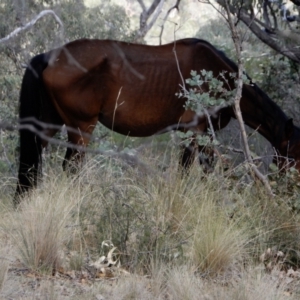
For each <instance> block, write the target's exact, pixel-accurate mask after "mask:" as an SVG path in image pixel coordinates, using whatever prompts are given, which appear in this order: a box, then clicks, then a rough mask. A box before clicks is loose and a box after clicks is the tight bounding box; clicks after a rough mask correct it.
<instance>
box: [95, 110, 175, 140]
mask: <svg viewBox="0 0 300 300" xmlns="http://www.w3.org/2000/svg"><path fill="white" fill-rule="evenodd" d="M179 120H180V115H177V116H174V115H173V116H168V115H167V114H161V113H158V112H149V111H148V112H142V111H138V112H137V111H132V112H128V113H125V112H123V113H122V112H117V111H116V112H115V113H114V115H111V114H100V116H99V121H100V123H102V124H103V125H104V126H106V127H107V128H109V129H111V130H113V131H115V132H118V133H120V134H124V135H129V136H137V137H143V136H150V135H153V134H160V133H163V132H166V131H170V130H172V129H176V126H177V125H178V123H179Z"/></svg>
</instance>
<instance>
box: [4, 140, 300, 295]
mask: <svg viewBox="0 0 300 300" xmlns="http://www.w3.org/2000/svg"><path fill="white" fill-rule="evenodd" d="M167 149H168V150H167V151H165V152H159V151H158V152H157V151H156V150H157V148H155V147H153V145H148V147H146V148H144V149H143V150H142V151H141V152H140V153H139V154H138V155H137V156H135V154H133V153H131V152H130V151H129V152H128V156H122V157H117V156H116V155H115V156H114V157H113V158H112V157H109V156H103V155H98V156H89V158H88V159H87V162H86V164H85V166H84V168H83V170H81V171H80V173H79V174H78V176H74V177H68V176H66V174H64V173H63V172H61V171H58V168H53V165H50V164H49V163H48V162H47V161H49V159H50V155H48V156H47V157H46V160H45V167H44V179H43V181H42V182H40V184H39V186H38V188H37V189H36V190H34V191H33V192H32V193H31V194H30V195H28V196H27V197H25V198H24V199H23V201H22V203H21V205H20V206H19V207H18V208H17V210H15V209H13V206H12V201H11V200H12V195H13V193H11V190H12V189H11V187H10V186H9V185H10V182H11V184H13V179H11V180H10V179H9V178H6V180H4V179H2V186H1V188H2V190H3V191H5V192H4V195H3V198H4V201H3V202H2V203H1V217H0V219H1V221H0V228H1V235H2V237H3V239H2V243H1V244H2V245H1V248H0V251H1V250H2V252H1V253H0V256H1V257H2V258H6V259H7V260H8V261H10V262H11V263H10V264H8V263H7V260H5V259H4V260H3V262H2V264H3V266H4V267H3V268H4V270H6V273H7V272H8V274H9V271H7V270H9V269H10V268H11V265H13V264H14V263H13V262H14V259H17V260H18V261H19V262H20V264H21V266H22V268H25V269H26V270H31V271H32V272H34V274H40V275H39V276H46V275H47V274H48V275H51V274H55V273H59V272H60V273H67V272H70V271H72V270H76V271H77V272H79V273H80V272H87V270H88V272H91V271H90V268H91V265H93V263H94V262H96V261H97V260H99V258H100V257H103V256H104V257H105V256H107V257H108V256H109V255H108V254H107V253H109V252H110V249H112V248H113V252H110V253H111V257H110V259H111V261H113V262H115V261H117V260H118V264H115V265H113V264H111V265H110V266H108V265H106V268H107V269H109V268H110V267H112V268H114V269H112V271H111V272H112V273H113V275H112V277H114V278H119V280H118V282H117V283H115V285H114V287H112V286H110V285H109V284H108V285H107V284H105V282H106V281H105V279H104V278H106V275H105V272H106V271H104V270H101V269H100V270H98V271H97V272H98V273H97V274H99V272H100V273H101V272H104V273H103V274H104V275H103V280H102V281H101V282H97V283H94V284H92V285H91V286H90V290H89V292H90V293H91V295H92V294H93V295H94V293H102V294H103V295H113V296H111V297H120V298H119V299H151V298H152V299H153V297H155V298H157V299H159V298H161V299H163V298H164V297H166V295H169V296H168V297H170V299H219V297H221V296H222V297H223V298H224V299H258V298H257V297H258V295H261V297H259V299H275V298H276V299H277V298H278V299H281V298H282V297H284V295H285V293H287V292H289V293H290V295H291V296H295V299H296V298H297V293H298V291H297V285H295V284H294V281H293V280H292V281H293V282H292V283H291V282H290V281H286V280H283V279H282V278H283V275H282V274H287V273H286V272H287V270H291V269H292V270H294V271H295V270H297V269H298V268H299V251H298V249H299V246H300V245H299V243H300V236H299V232H300V231H299V221H298V219H299V216H298V211H297V208H295V206H294V203H295V198H297V197H298V194H297V193H298V191H297V189H296V184H294V185H293V190H291V186H292V185H291V184H290V185H288V184H286V185H284V184H282V183H283V181H284V180H285V179H284V178H281V179H279V178H277V179H276V181H275V179H274V181H275V182H276V184H277V185H278V186H280V189H279V188H278V190H277V191H276V192H277V196H276V197H275V198H274V199H270V198H269V196H268V194H267V193H266V192H265V190H264V188H263V187H262V186H260V185H259V184H255V183H254V182H252V181H251V180H249V178H248V177H247V176H246V169H245V170H244V172H245V174H244V175H245V176H241V175H240V174H241V170H239V173H238V174H239V175H238V176H237V175H236V168H235V167H233V166H232V167H231V168H228V162H227V165H226V168H227V169H226V171H224V168H223V167H224V166H223V164H222V161H221V160H218V161H217V163H216V166H215V171H214V172H213V173H212V174H204V173H203V171H202V170H201V169H200V167H199V166H198V165H197V164H195V165H194V166H193V168H192V170H191V172H190V174H189V175H188V176H183V177H182V176H181V172H178V162H177V157H178V153H176V152H177V151H176V150H174V149H173V147H171V146H170V145H169V146H168V147H167ZM159 153H160V154H159ZM170 153H171V154H170ZM119 156H120V155H119ZM131 156H134V158H135V159H134V160H132V159H131V160H129V158H130V157H131ZM57 160H60V159H59V158H58V159H57ZM53 163H54V162H52V164H53ZM289 180H291V179H289ZM8 248H9V249H10V250H9V251H8V250H7V249H8ZM12 253H13V254H12ZM278 253H280V254H278ZM281 253H282V254H281ZM10 255H12V257H14V259H12V258H11V257H10ZM19 267H20V266H19ZM102 267H103V264H102ZM20 268H21V267H20ZM116 270H119V272H118V273H116ZM120 270H122V271H123V272H126V275H124V276H123V275H120V274H121V273H120ZM276 272H277V273H276ZM280 272H281V273H280ZM93 274H96V273H93ZM280 274H281V275H280ZM48 275H47V276H48ZM95 276H96V275H95ZM280 276H281V277H280ZM285 276H287V275H285ZM6 277H7V274H6V275H5V272H4V275H3V276H2V275H1V276H0V279H1V278H2V279H1V281H2V294H3V295H5V293H6V291H7V288H6V280H7V279H6ZM108 277H111V276H108ZM15 284H16V285H17V283H16V282H15ZM224 284H225V285H224ZM225 286H227V288H225ZM266 287H268V288H266ZM45 290H47V288H46V289H45ZM47 291H48V290H47ZM100 291H101V292H100ZM48 292H49V291H48ZM53 293H54V295H56V294H55V293H56V292H54V291H53ZM118 295H119V296H118ZM125 295H127V296H126V297H125ZM130 295H131V296H130ZM76 297H78V299H80V295H79V294H78V295H77V296H76ZM122 297H123V298H122ZM207 297H208V298H207ZM253 297H254V298H253ZM54 299H60V298H59V297H58V296H57V297H54ZM108 299H110V298H108ZM111 299H113V298H111ZM114 299H116V298H114ZM164 299H165V298H164Z"/></svg>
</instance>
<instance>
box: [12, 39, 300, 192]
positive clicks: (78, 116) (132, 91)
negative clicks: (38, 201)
mask: <svg viewBox="0 0 300 300" xmlns="http://www.w3.org/2000/svg"><path fill="white" fill-rule="evenodd" d="M203 69H205V70H211V71H213V74H214V76H218V75H219V74H220V72H222V71H227V72H228V73H229V72H237V66H236V65H235V64H234V63H233V62H232V61H231V60H230V59H228V58H227V57H226V56H225V55H224V54H223V53H222V52H221V51H219V50H217V49H216V48H214V47H213V46H212V45H211V44H209V43H208V42H206V41H203V40H199V39H183V40H179V41H176V42H174V43H170V44H167V45H163V46H147V45H136V44H130V43H124V42H118V41H110V40H88V39H83V40H77V41H74V42H71V43H69V44H67V45H65V46H63V47H61V48H58V49H55V50H52V51H50V52H47V53H45V54H40V55H38V56H36V57H34V58H33V59H32V60H31V62H30V65H29V66H28V68H27V69H26V72H25V75H24V78H23V83H22V88H21V96H20V124H21V127H20V128H21V129H20V144H21V145H20V167H19V174H18V185H17V191H16V195H20V194H22V193H23V192H25V191H27V190H28V189H29V188H30V187H32V186H34V185H35V184H36V181H37V174H38V165H39V163H40V157H41V152H42V148H43V147H45V146H46V145H47V140H46V139H43V138H41V135H40V134H37V133H42V134H44V135H46V136H47V137H52V136H53V135H54V134H55V133H56V132H57V130H58V129H57V127H56V128H55V127H53V126H52V127H44V128H43V127H41V126H40V125H39V123H37V122H33V121H32V119H33V118H35V119H37V120H39V121H41V122H45V123H47V124H54V125H57V126H58V127H59V126H62V125H63V124H65V125H67V128H73V130H69V131H68V139H69V142H70V143H73V144H74V145H82V146H86V145H87V144H88V143H89V137H90V134H91V133H92V132H93V129H94V127H95V125H96V123H97V122H98V121H99V122H101V123H102V124H103V125H105V126H106V127H108V128H110V129H112V130H114V131H116V132H118V133H121V134H124V135H129V136H136V137H144V136H150V135H153V134H157V133H161V132H165V131H168V130H171V129H177V130H183V131H184V130H187V129H189V130H193V131H194V132H195V133H206V132H207V128H208V122H207V119H206V117H205V116H204V115H200V116H199V115H197V114H196V113H195V112H193V111H191V110H185V108H184V104H185V99H183V98H178V97H177V96H176V93H178V92H179V90H180V85H182V84H183V79H186V78H189V77H190V72H191V70H197V71H200V70H203ZM229 85H230V86H229V87H228V88H234V81H233V80H232V79H231V80H229ZM203 88H205V86H204V87H203ZM241 110H242V113H243V117H244V121H245V123H246V124H247V125H249V126H250V127H252V128H255V129H257V130H258V131H259V132H260V133H261V134H262V135H263V136H264V137H265V138H266V139H267V140H268V141H269V142H270V143H271V144H272V146H273V147H274V148H275V150H276V152H277V153H278V155H280V156H283V157H289V158H292V159H294V160H295V166H296V167H297V169H298V170H300V147H299V146H300V130H299V128H297V127H295V126H294V125H293V122H292V119H288V118H287V117H286V115H285V114H284V113H283V112H282V110H281V109H280V108H279V107H278V106H277V105H276V104H275V103H274V102H273V101H272V100H271V99H270V98H269V97H268V96H267V95H266V94H264V93H263V92H262V91H261V90H260V89H259V88H258V87H257V86H256V85H255V84H252V85H244V87H243V93H242V99H241ZM231 117H235V114H234V111H233V108H232V107H231V106H228V107H223V108H220V109H219V110H217V109H215V111H214V114H213V115H212V122H213V125H214V127H215V129H216V130H218V129H221V128H223V127H224V126H226V125H227V124H228V122H229V120H230V119H231ZM30 119H31V120H30ZM22 126H23V127H22ZM26 126H27V128H26ZM28 126H29V127H30V126H31V129H32V128H33V129H34V130H31V129H30V128H29V127H28ZM75 155H77V158H78V157H82V155H83V154H82V151H79V150H76V149H72V148H71V147H70V148H68V149H67V153H66V156H65V161H64V165H63V166H64V168H65V167H66V166H67V165H68V162H69V161H70V159H72V158H73V159H74V157H75ZM193 155H194V150H193V147H187V148H185V149H184V152H183V155H182V160H181V163H182V165H183V166H184V167H188V165H189V164H190V162H191V161H193ZM17 198H18V197H17Z"/></svg>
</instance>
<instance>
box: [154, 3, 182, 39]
mask: <svg viewBox="0 0 300 300" xmlns="http://www.w3.org/2000/svg"><path fill="white" fill-rule="evenodd" d="M180 1H181V0H176V4H175V5H174V6H172V7H171V8H170V9H169V10H168V11H167V13H166V15H165V17H164V19H163V23H162V25H161V30H160V34H159V44H160V45H161V40H162V35H163V31H164V28H165V23H166V21H167V19H168V17H169V15H170V13H171V12H172V10H173V9H177V11H178V12H179V4H180Z"/></svg>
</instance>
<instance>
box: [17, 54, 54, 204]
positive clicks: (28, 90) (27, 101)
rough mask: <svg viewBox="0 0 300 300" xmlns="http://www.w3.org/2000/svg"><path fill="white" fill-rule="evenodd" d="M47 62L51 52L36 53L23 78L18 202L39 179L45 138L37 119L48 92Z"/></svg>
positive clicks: (20, 112) (20, 113)
mask: <svg viewBox="0 0 300 300" xmlns="http://www.w3.org/2000/svg"><path fill="white" fill-rule="evenodd" d="M47 66H48V58H47V55H45V54H40V55H37V56H35V57H34V58H33V59H32V60H31V62H30V64H29V66H28V67H27V69H26V71H25V74H24V77H23V81H22V87H21V93H20V111H19V118H20V119H19V122H20V129H19V133H20V161H19V173H18V184H17V190H16V197H15V202H18V201H19V196H20V195H21V194H23V193H24V192H26V191H28V189H30V188H31V187H33V186H35V185H36V183H37V177H38V172H39V164H40V163H41V153H42V140H41V138H40V137H39V136H38V134H37V133H38V132H39V131H40V130H41V127H40V126H39V125H38V124H37V122H35V121H37V120H39V119H40V117H41V108H42V101H43V95H45V87H44V83H43V79H42V73H43V71H44V69H45V68H46V67H47Z"/></svg>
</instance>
